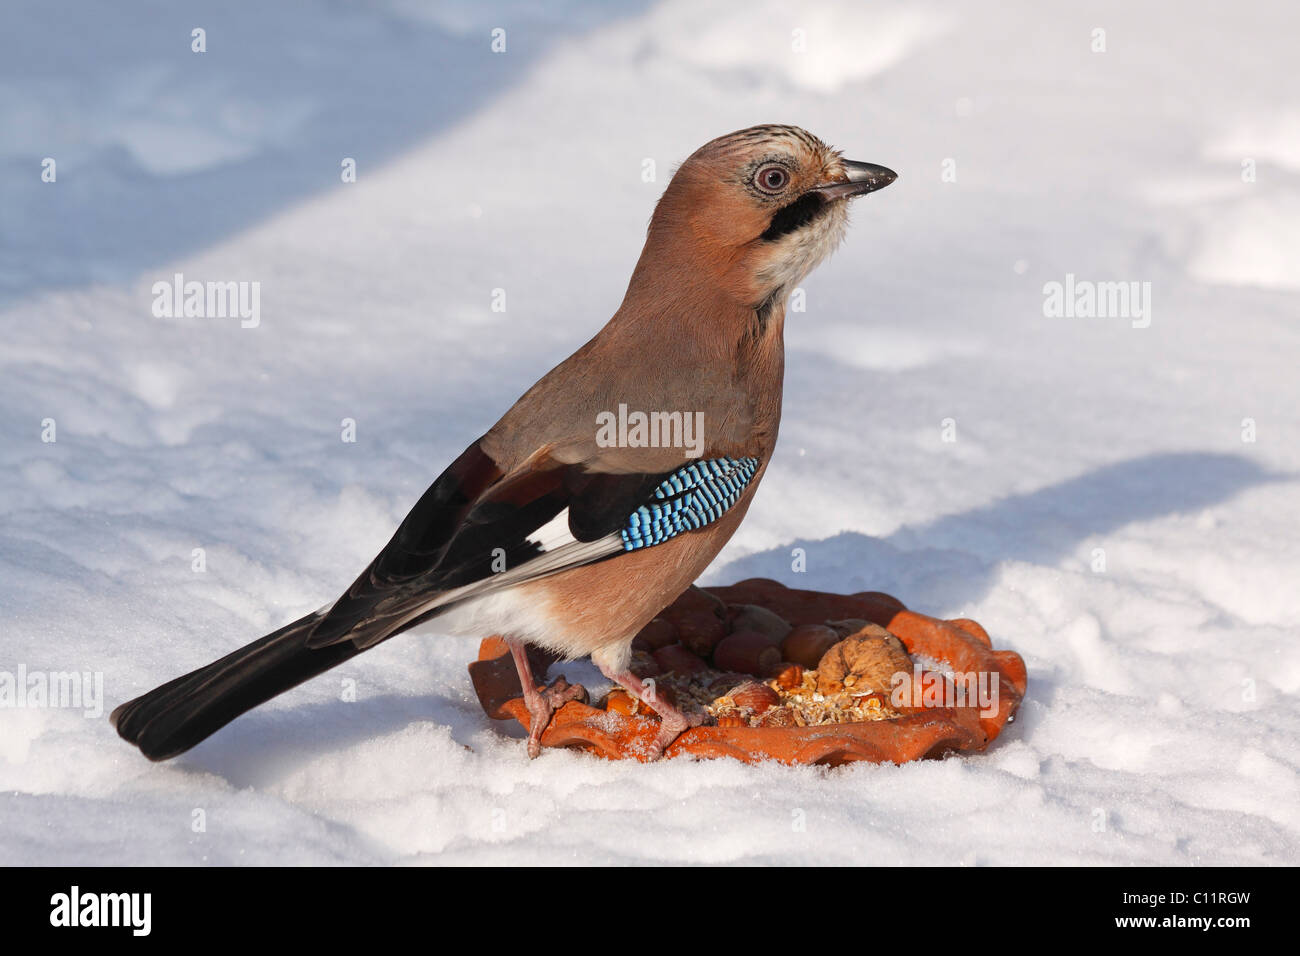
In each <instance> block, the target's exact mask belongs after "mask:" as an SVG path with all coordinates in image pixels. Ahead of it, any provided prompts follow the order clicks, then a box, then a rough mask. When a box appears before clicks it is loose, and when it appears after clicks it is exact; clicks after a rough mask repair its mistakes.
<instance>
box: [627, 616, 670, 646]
mask: <svg viewBox="0 0 1300 956" xmlns="http://www.w3.org/2000/svg"><path fill="white" fill-rule="evenodd" d="M676 643H677V628H676V626H675V625H674V624H673V622H672V621H668V620H665V619H664V618H662V617H657V618H655V619H654V620H653V621H651V622H650V623H649V624H647V625H646V626H645V627H643V628H641V630H640V632H639V633H638V634H637V636H636V637H634V638H632V649H633V650H645V651H649V652H650V653H652V654H653V653H654V652H655V651H657V650H659V648H661V647H667V646H668V645H669V644H676Z"/></svg>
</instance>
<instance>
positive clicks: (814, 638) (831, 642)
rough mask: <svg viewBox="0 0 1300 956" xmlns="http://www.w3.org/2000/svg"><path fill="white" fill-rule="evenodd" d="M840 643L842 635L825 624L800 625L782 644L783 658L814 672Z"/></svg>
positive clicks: (792, 630)
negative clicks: (829, 652)
mask: <svg viewBox="0 0 1300 956" xmlns="http://www.w3.org/2000/svg"><path fill="white" fill-rule="evenodd" d="M839 641H840V635H839V634H837V633H836V632H835V631H834V630H833V629H831V628H830V627H827V626H826V625H824V624H800V625H799V626H798V627H796V628H793V629H791V631H790V633H789V634H787V635H786V637H785V640H783V641H782V642H781V656H782V657H784V658H785V659H786V660H787V661H794V662H795V663H796V664H801V665H802V666H804V667H806V668H808V669H809V670H812V669H813V668H815V667H816V666H817V664H818V662H819V661H821V659H822V656H823V655H824V654H825V653H826V652H827V651H829V650H830V649H831V648H832V647H834V646H835V645H836V644H837V643H839Z"/></svg>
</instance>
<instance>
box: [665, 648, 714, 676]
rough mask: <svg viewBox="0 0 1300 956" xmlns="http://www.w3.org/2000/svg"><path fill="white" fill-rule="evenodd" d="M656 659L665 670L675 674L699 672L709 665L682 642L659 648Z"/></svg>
mask: <svg viewBox="0 0 1300 956" xmlns="http://www.w3.org/2000/svg"><path fill="white" fill-rule="evenodd" d="M654 659H655V663H657V664H658V665H659V666H660V667H661V668H663V670H664V671H665V672H668V673H674V674H698V673H699V672H700V671H702V670H706V669H707V668H708V666H709V665H708V664H706V663H704V661H703V660H702V659H701V658H699V657H698V656H696V655H695V654H692V653H691V652H690V651H688V650H687V649H686V648H684V647H682V645H680V644H669V645H668V646H667V647H661V648H659V650H657V651H655V653H654Z"/></svg>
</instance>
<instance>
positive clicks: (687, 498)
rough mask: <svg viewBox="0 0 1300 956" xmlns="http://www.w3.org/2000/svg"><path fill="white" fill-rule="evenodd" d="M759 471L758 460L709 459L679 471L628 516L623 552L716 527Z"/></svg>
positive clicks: (624, 531) (624, 530) (623, 533)
mask: <svg viewBox="0 0 1300 956" xmlns="http://www.w3.org/2000/svg"><path fill="white" fill-rule="evenodd" d="M756 471H758V459H757V458H709V459H706V460H704V461H694V462H691V463H690V464H689V465H686V466H685V467H683V468H679V469H678V470H677V471H675V472H673V473H672V474H671V475H669V476H668V477H667V478H666V479H664V481H663V482H661V483H660V485H659V487H658V488H656V489H655V493H654V500H652V501H651V502H650V503H649V504H645V505H642V506H641V507H640V508H637V509H636V511H634V512H632V514H631V515H629V516H628V519H627V524H626V525H625V526H624V528H623V530H622V531H621V532H620V533H621V534H622V536H623V550H624V551H636V550H637V549H639V548H650V547H653V546H654V545H656V544H663V542H665V541H667V540H668V539H669V538H672V537H675V536H677V535H679V534H681V533H682V532H683V531H694V530H695V529H696V528H703V527H704V526H705V525H707V524H712V523H713V522H715V521H717V520H718V519H719V518H721V517H722V516H723V515H724V514H725V513H726V512H727V510H728V509H730V508H731V506H732V505H734V504H735V503H736V501H737V500H738V499H739V498H740V495H741V492H743V491H744V490H745V486H746V485H748V484H749V482H750V479H752V478H753V477H754V473H755V472H756Z"/></svg>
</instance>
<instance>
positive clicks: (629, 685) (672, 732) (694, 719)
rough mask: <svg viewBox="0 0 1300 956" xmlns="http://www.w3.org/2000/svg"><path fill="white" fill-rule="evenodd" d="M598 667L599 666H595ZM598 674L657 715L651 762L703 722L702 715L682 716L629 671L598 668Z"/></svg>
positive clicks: (682, 714)
mask: <svg viewBox="0 0 1300 956" xmlns="http://www.w3.org/2000/svg"><path fill="white" fill-rule="evenodd" d="M597 666H600V665H597ZM600 672H601V673H602V674H604V675H605V676H606V677H608V678H609V679H610V680H612V681H613V682H614V683H615V684H618V685H619V686H621V687H622V688H623V689H624V690H626V691H627V692H628V693H629V694H631V695H632V696H633V697H635V698H637V699H638V700H641V701H644V702H645V703H647V704H649V705H650V707H651V708H652V709H653V710H654V712H655V713H656V714H658V715H659V733H658V734H657V735H656V736H655V740H654V744H653V745H652V748H653V749H652V750H651V752H650V759H651V760H658V759H659V758H660V757H662V756H663V753H664V751H665V750H667V749H668V745H669V744H671V743H672V742H673V741H674V740H676V739H677V738H678V737H679V736H681V733H682V731H684V730H688V729H689V728H691V727H698V726H699V725H700V724H701V723H703V722H704V715H703V714H684V713H682V712H681V711H680V710H678V709H677V708H676V707H674V706H673V705H672V704H670V703H668V701H666V700H664V699H663V698H661V697H658V696H657V695H656V694H655V693H654V692H653V691H652V690H651V688H649V687H647V686H646V685H645V684H644V683H643V682H642V680H641V678H639V677H637V676H636V675H635V674H633V673H632V672H631V671H624V672H623V673H621V674H617V673H614V672H612V671H609V670H606V669H605V668H604V667H600Z"/></svg>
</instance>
